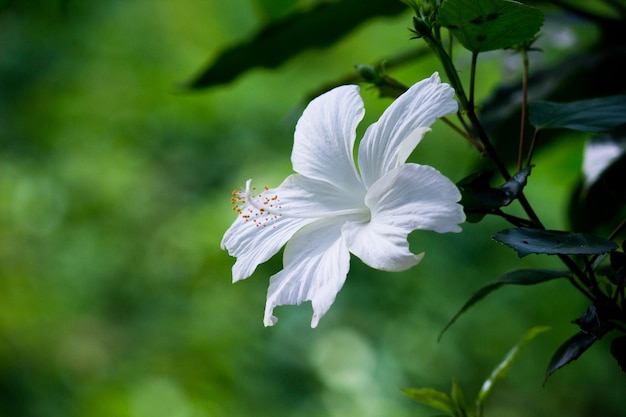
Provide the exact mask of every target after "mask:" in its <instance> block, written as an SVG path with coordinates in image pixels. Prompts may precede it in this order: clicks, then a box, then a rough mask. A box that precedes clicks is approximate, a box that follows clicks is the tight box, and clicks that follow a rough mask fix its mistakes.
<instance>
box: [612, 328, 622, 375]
mask: <svg viewBox="0 0 626 417" xmlns="http://www.w3.org/2000/svg"><path fill="white" fill-rule="evenodd" d="M611 354H612V355H613V357H614V358H615V360H616V361H617V364H618V365H619V367H620V369H621V370H622V372H625V373H626V336H620V337H618V338H616V339H614V340H613V342H611Z"/></svg>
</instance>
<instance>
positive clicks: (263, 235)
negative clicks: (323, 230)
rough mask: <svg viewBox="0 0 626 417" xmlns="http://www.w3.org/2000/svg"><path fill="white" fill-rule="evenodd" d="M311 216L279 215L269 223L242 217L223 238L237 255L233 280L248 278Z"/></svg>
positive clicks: (226, 247) (225, 244)
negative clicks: (292, 216) (300, 217)
mask: <svg viewBox="0 0 626 417" xmlns="http://www.w3.org/2000/svg"><path fill="white" fill-rule="evenodd" d="M310 221H312V220H311V219H293V218H292V219H289V218H286V217H279V218H277V219H276V220H273V221H271V222H268V223H267V224H265V226H263V225H260V226H257V225H256V224H254V223H253V222H251V221H245V219H243V218H242V217H241V216H238V217H237V220H235V222H234V223H233V224H232V226H230V228H229V229H228V230H227V231H226V233H225V234H224V237H223V238H222V243H221V246H222V249H227V250H228V253H229V254H230V255H231V256H235V257H237V261H236V262H235V264H234V265H233V271H232V272H233V282H237V281H239V280H242V279H245V278H248V277H249V276H250V275H252V273H253V272H254V270H255V269H256V267H257V266H258V265H259V264H261V263H263V262H265V261H267V260H268V259H270V258H271V257H272V256H274V255H275V254H276V253H277V252H278V251H279V250H280V248H282V247H283V245H284V244H285V243H286V242H287V240H289V239H290V238H291V236H293V234H294V233H295V232H296V231H297V230H298V229H300V228H301V227H302V226H304V225H305V224H307V222H310Z"/></svg>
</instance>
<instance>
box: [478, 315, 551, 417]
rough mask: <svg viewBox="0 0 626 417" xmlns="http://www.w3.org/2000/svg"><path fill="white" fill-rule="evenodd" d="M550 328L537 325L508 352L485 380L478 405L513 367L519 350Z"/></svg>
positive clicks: (479, 393)
mask: <svg viewBox="0 0 626 417" xmlns="http://www.w3.org/2000/svg"><path fill="white" fill-rule="evenodd" d="M548 330H550V328H549V327H546V326H537V327H533V328H531V329H529V330H528V331H527V332H526V333H525V334H524V336H523V337H522V338H521V339H520V341H519V342H517V344H516V345H515V346H513V348H512V349H511V350H510V351H509V352H508V353H507V354H506V356H505V357H504V359H503V360H502V362H500V364H499V365H498V366H496V367H495V368H494V370H493V371H492V372H491V375H489V378H487V379H486V380H485V382H484V383H483V385H482V387H481V388H480V391H479V392H478V396H477V398H476V405H477V407H480V406H481V404H482V403H483V402H484V401H485V398H487V396H488V395H489V393H490V392H491V390H492V389H493V386H494V384H495V382H496V381H497V380H499V379H502V378H504V377H505V376H506V374H507V372H508V371H509V369H510V368H511V365H512V364H513V362H514V361H515V358H516V357H517V355H518V353H519V351H520V350H521V349H522V348H523V347H524V346H525V345H526V343H528V342H530V341H531V340H532V339H534V338H535V337H537V336H538V335H539V334H541V333H543V332H546V331H548Z"/></svg>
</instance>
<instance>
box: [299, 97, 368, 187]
mask: <svg viewBox="0 0 626 417" xmlns="http://www.w3.org/2000/svg"><path fill="white" fill-rule="evenodd" d="M364 113H365V110H364V109H363V100H362V99H361V97H360V96H359V88H358V86H355V85H348V86H341V87H337V88H335V89H333V90H331V91H329V92H327V93H325V94H323V95H321V96H319V97H317V98H316V99H314V100H313V101H311V103H309V105H308V106H307V108H306V109H305V110H304V112H303V113H302V116H301V117H300V120H299V121H298V124H297V125H296V131H295V135H294V145H293V152H292V154H291V161H292V163H293V169H294V171H296V172H298V173H299V174H302V175H305V176H307V177H310V178H314V179H317V180H322V181H326V182H329V183H333V184H337V185H339V186H340V187H341V188H344V189H351V188H353V187H355V186H356V185H357V184H359V183H360V179H359V177H358V174H357V171H356V167H355V164H354V157H353V152H354V141H355V138H356V127H357V125H358V124H359V122H360V121H361V119H362V118H363V114H364Z"/></svg>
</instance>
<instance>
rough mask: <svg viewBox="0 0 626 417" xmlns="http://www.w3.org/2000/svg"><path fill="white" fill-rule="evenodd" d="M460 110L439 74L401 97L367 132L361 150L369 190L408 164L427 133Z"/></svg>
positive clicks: (362, 173) (451, 90) (410, 89)
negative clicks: (391, 172)
mask: <svg viewBox="0 0 626 417" xmlns="http://www.w3.org/2000/svg"><path fill="white" fill-rule="evenodd" d="M457 109H458V104H457V102H456V101H455V100H454V90H453V89H452V87H450V86H449V85H448V84H444V83H441V81H440V79H439V74H437V73H434V74H433V75H432V76H431V77H430V78H427V79H425V80H422V81H420V82H418V83H417V84H415V85H413V86H412V87H411V88H409V89H408V90H407V91H406V92H405V93H404V94H402V95H401V96H400V97H398V98H397V99H396V100H395V101H394V102H393V103H392V104H391V105H390V106H389V108H387V110H386V111H385V112H384V113H383V115H382V116H381V117H380V119H379V120H378V121H377V122H376V123H374V124H372V125H371V126H370V127H369V128H368V129H367V131H366V132H365V136H364V137H363V140H362V141H361V144H360V146H359V169H360V171H361V177H362V178H363V181H364V182H365V184H366V186H370V185H371V184H373V183H374V182H376V180H378V179H379V178H380V177H382V176H383V175H384V174H385V173H386V172H389V171H390V170H392V169H394V168H395V167H396V166H398V165H399V164H402V163H404V162H406V159H407V158H408V156H409V154H410V153H411V152H412V151H413V150H414V149H415V147H416V146H417V144H418V143H419V141H420V140H421V139H422V137H423V136H424V134H425V133H426V131H427V130H426V129H427V128H428V127H430V125H432V124H433V123H434V122H435V120H436V119H437V118H438V117H442V116H445V115H447V114H450V113H455V112H456V111H457Z"/></svg>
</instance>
